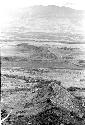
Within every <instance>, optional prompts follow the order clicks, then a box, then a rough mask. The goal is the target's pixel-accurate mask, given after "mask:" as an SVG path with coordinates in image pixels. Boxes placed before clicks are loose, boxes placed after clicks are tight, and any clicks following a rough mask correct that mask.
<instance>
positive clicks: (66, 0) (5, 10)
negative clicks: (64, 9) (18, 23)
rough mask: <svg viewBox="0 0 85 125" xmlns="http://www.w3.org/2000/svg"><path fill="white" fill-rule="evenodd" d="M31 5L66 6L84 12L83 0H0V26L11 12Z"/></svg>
mask: <svg viewBox="0 0 85 125" xmlns="http://www.w3.org/2000/svg"><path fill="white" fill-rule="evenodd" d="M33 5H57V6H68V7H72V8H74V9H83V10H85V0H0V25H1V26H2V24H4V23H5V22H4V21H6V20H8V18H9V15H10V13H11V12H12V11H13V10H17V9H18V8H24V7H28V6H33Z"/></svg>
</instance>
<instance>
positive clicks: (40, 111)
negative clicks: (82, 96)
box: [1, 79, 85, 125]
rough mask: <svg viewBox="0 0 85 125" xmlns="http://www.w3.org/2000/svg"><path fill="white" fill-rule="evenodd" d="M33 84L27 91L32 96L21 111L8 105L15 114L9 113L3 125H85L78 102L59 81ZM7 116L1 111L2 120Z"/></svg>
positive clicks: (3, 110) (42, 81)
mask: <svg viewBox="0 0 85 125" xmlns="http://www.w3.org/2000/svg"><path fill="white" fill-rule="evenodd" d="M33 84H34V86H33V87H31V88H30V90H29V91H30V94H31V96H33V95H34V96H33V97H32V98H31V99H30V100H29V101H28V102H25V103H24V106H23V109H21V110H20V111H18V109H17V110H15V107H13V106H10V105H9V108H10V109H12V111H13V112H15V113H11V114H10V116H9V117H8V118H7V119H6V120H5V121H4V122H3V125H28V124H31V125H43V124H45V125H84V124H85V119H84V118H85V114H84V112H83V111H82V108H83V107H82V106H81V105H80V101H79V100H78V99H77V98H75V97H74V96H73V95H71V94H70V92H69V91H67V90H66V89H65V88H64V87H62V86H61V85H60V82H59V81H49V80H44V79H41V80H38V81H37V84H35V82H34V83H33ZM36 89H37V91H36ZM21 91H23V90H21ZM26 91H28V90H26ZM16 93H17V91H16ZM23 101H24V100H23ZM7 114H8V113H7V111H6V110H5V109H2V114H1V115H2V119H3V118H4V117H6V116H7Z"/></svg>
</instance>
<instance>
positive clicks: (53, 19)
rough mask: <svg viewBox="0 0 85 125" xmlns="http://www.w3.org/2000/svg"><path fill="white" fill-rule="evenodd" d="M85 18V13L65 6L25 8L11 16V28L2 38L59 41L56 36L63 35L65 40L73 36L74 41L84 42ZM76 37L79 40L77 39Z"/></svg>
mask: <svg viewBox="0 0 85 125" xmlns="http://www.w3.org/2000/svg"><path fill="white" fill-rule="evenodd" d="M84 17H85V11H83V10H75V9H72V8H69V7H65V6H63V7H58V6H55V5H49V6H32V7H28V8H23V9H20V10H19V11H16V12H15V13H14V14H13V15H12V16H11V18H12V20H11V22H10V23H9V28H7V30H5V31H4V33H2V37H3V36H4V37H3V39H5V38H6V39H11V40H28V39H37V40H38V39H39V40H40V39H46V40H48V39H53V40H57V38H56V36H59V34H62V36H64V38H65V40H66V39H67V40H68V39H69V36H71V38H72V40H75V41H77V40H79V41H82V38H81V37H82V36H79V34H84V28H83V25H84V24H83V23H82V22H84ZM35 33H36V34H35ZM45 33H49V34H45ZM51 33H52V34H51ZM4 34H5V35H4ZM57 34H58V35H57ZM74 34H75V36H74ZM76 36H78V37H79V38H78V39H76ZM83 36H84V35H83ZM64 38H63V39H64Z"/></svg>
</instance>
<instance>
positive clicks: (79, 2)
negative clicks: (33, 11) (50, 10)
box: [0, 0, 85, 10]
mask: <svg viewBox="0 0 85 125" xmlns="http://www.w3.org/2000/svg"><path fill="white" fill-rule="evenodd" d="M84 1H85V0H0V9H6V10H8V9H16V8H22V7H27V6H32V5H59V6H62V5H66V6H70V7H73V8H75V9H85V2H84Z"/></svg>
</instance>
